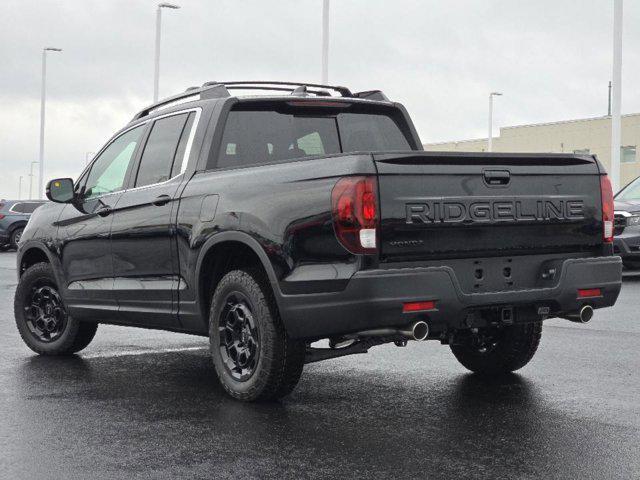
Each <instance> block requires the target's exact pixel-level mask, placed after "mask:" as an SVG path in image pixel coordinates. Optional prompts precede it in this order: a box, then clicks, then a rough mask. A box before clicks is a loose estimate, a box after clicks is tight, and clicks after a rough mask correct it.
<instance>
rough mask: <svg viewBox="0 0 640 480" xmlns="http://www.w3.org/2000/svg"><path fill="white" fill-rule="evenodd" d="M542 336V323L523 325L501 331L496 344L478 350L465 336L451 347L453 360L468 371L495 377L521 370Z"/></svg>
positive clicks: (533, 352) (534, 351)
mask: <svg viewBox="0 0 640 480" xmlns="http://www.w3.org/2000/svg"><path fill="white" fill-rule="evenodd" d="M541 335H542V322H533V323H523V324H517V325H511V326H508V327H504V328H502V329H501V330H500V331H499V333H498V334H497V336H496V340H497V342H496V344H495V346H493V347H492V348H490V349H487V350H486V351H481V349H479V348H478V347H477V346H475V345H473V344H472V343H471V342H470V341H468V340H469V338H470V337H466V338H465V341H462V342H461V343H454V344H453V345H451V351H452V352H453V354H454V355H455V357H456V359H457V360H458V361H459V362H460V363H461V364H462V365H463V366H464V367H465V368H467V369H469V370H471V371H472V372H476V373H479V374H487V375H498V374H505V373H509V372H513V371H515V370H518V369H520V368H522V367H524V366H525V365H526V364H527V363H529V361H530V360H531V359H532V358H533V356H534V354H535V353H536V350H537V349H538V345H539V344H540V337H541Z"/></svg>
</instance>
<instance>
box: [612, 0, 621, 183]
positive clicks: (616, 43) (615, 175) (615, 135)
mask: <svg viewBox="0 0 640 480" xmlns="http://www.w3.org/2000/svg"><path fill="white" fill-rule="evenodd" d="M612 78H613V80H612V85H611V186H612V188H613V192H614V193H616V192H617V191H618V190H619V189H620V144H621V140H622V138H621V137H622V126H621V123H622V122H621V112H620V109H621V104H622V0H614V2H613V76H612Z"/></svg>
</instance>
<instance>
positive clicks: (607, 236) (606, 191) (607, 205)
mask: <svg viewBox="0 0 640 480" xmlns="http://www.w3.org/2000/svg"><path fill="white" fill-rule="evenodd" d="M600 194H601V195H602V224H603V230H602V238H603V240H604V242H605V243H611V242H613V210H614V207H613V189H612V188H611V181H610V180H609V177H608V176H607V175H606V174H605V175H602V176H601V177H600Z"/></svg>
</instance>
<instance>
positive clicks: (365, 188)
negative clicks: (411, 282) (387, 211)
mask: <svg viewBox="0 0 640 480" xmlns="http://www.w3.org/2000/svg"><path fill="white" fill-rule="evenodd" d="M331 210H332V214H333V226H334V229H335V232H336V236H337V237H338V240H340V243H342V245H343V246H344V247H345V248H346V249H347V250H349V251H350V252H351V253H367V254H373V253H377V251H378V249H377V227H378V196H377V183H376V178H375V177H344V178H341V179H340V180H338V182H337V183H336V184H335V186H334V187H333V190H332V191H331Z"/></svg>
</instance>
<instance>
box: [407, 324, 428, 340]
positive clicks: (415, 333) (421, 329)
mask: <svg viewBox="0 0 640 480" xmlns="http://www.w3.org/2000/svg"><path fill="white" fill-rule="evenodd" d="M411 336H412V337H413V339H414V340H416V341H418V342H422V341H423V340H426V339H427V337H428V336H429V325H427V322H423V321H422V320H420V321H419V322H416V323H414V324H413V325H412V327H411Z"/></svg>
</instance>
